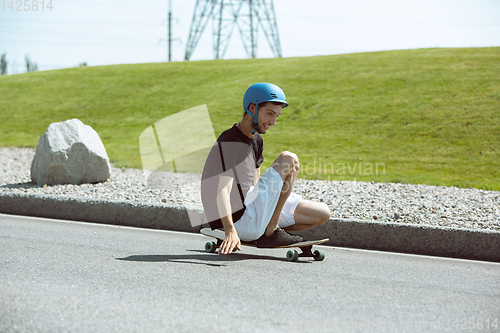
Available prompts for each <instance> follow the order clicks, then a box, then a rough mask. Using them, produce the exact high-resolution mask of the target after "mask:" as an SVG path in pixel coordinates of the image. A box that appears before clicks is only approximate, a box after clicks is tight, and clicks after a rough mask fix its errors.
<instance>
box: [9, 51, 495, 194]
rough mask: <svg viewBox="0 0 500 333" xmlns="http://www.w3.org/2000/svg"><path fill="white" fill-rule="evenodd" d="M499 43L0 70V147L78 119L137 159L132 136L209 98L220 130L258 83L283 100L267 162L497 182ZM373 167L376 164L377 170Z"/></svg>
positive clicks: (400, 178) (351, 173)
mask: <svg viewBox="0 0 500 333" xmlns="http://www.w3.org/2000/svg"><path fill="white" fill-rule="evenodd" d="M499 74H500V48H466V49H419V50H405V51H388V52H373V53H358V54H346V55H334V56H320V57H306V58H284V59H253V60H215V61H196V62H174V63H154V64H136V65H115V66H100V67H99V66H98V67H78V68H70V69H64V70H56V71H45V72H34V73H27V74H20V75H11V76H1V77H0V124H1V125H0V130H1V132H0V146H24V147H35V146H36V145H37V142H38V138H39V137H40V135H41V134H43V132H44V131H45V130H46V128H47V127H48V125H49V124H50V123H52V122H57V121H64V120H67V119H71V118H78V119H80V120H82V121H83V122H84V123H85V124H88V125H90V126H92V127H93V128H94V129H95V130H96V131H97V132H98V133H99V135H100V136H101V139H102V140H103V142H104V145H105V147H106V149H107V151H108V155H109V157H110V160H111V162H112V163H114V164H115V165H116V166H128V167H135V168H140V167H141V160H140V155H139V145H138V138H139V135H140V134H141V132H142V131H143V130H144V129H146V128H147V127H148V126H149V125H151V124H152V123H154V122H155V121H158V120H160V119H163V118H165V117H166V116H168V115H171V114H173V113H176V112H178V111H182V110H185V109H188V108H191V107H194V106H197V105H201V104H207V106H208V110H209V112H210V117H211V120H212V123H213V126H214V130H215V132H216V135H219V134H220V133H221V132H222V131H223V130H225V129H226V128H229V127H230V126H232V125H233V124H234V123H236V122H238V121H239V120H240V118H241V114H242V109H241V100H242V96H243V93H244V91H245V89H246V88H247V87H248V86H249V85H250V84H252V83H254V82H259V81H268V82H273V83H276V84H278V85H279V86H281V87H282V88H283V90H284V91H285V93H286V95H287V99H288V101H289V103H290V107H289V108H286V109H284V112H283V115H282V116H281V117H280V118H279V119H278V123H277V125H276V126H275V127H273V128H271V129H270V130H269V131H268V134H266V135H265V136H264V140H265V152H264V153H265V154H264V155H265V158H266V161H265V162H264V165H263V166H264V168H266V167H268V166H269V165H270V163H271V162H272V161H273V159H274V158H275V157H276V155H277V154H278V153H279V152H281V151H283V150H290V151H293V152H295V153H297V155H298V156H299V158H300V160H301V163H302V170H301V177H302V178H311V179H335V180H354V179H356V180H362V181H372V180H373V181H377V182H404V183H414V184H416V183H425V184H433V185H446V186H460V187H476V188H481V189H490V190H500V172H499V168H500V75H499ZM377 168H378V170H377Z"/></svg>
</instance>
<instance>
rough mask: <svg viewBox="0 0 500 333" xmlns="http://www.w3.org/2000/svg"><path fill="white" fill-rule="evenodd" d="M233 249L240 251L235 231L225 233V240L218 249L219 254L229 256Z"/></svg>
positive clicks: (239, 242)
mask: <svg viewBox="0 0 500 333" xmlns="http://www.w3.org/2000/svg"><path fill="white" fill-rule="evenodd" d="M235 247H236V248H237V249H238V251H241V241H240V238H239V237H238V233H237V232H236V229H232V230H230V231H226V238H225V239H224V241H222V244H221V246H220V248H219V254H230V253H231V252H233V249H234V248H235Z"/></svg>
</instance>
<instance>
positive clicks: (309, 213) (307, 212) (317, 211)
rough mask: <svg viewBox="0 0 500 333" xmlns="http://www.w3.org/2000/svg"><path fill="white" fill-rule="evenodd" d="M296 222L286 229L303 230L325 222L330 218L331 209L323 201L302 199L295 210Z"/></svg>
mask: <svg viewBox="0 0 500 333" xmlns="http://www.w3.org/2000/svg"><path fill="white" fill-rule="evenodd" d="M293 216H294V219H295V224H294V225H291V226H289V227H287V228H285V230H286V231H289V232H290V231H302V230H307V229H310V228H312V227H315V226H317V225H322V224H325V223H326V221H328V220H329V219H330V209H329V208H328V206H327V205H326V204H324V203H321V202H314V201H310V200H305V199H300V201H299V203H298V204H297V208H296V209H295V212H294V215H293Z"/></svg>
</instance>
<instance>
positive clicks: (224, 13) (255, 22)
mask: <svg viewBox="0 0 500 333" xmlns="http://www.w3.org/2000/svg"><path fill="white" fill-rule="evenodd" d="M210 18H211V19H212V42H213V52H214V58H215V59H221V58H223V57H224V54H225V53H226V50H227V46H228V45H229V40H230V39H231V35H232V33H233V31H234V28H235V27H238V31H239V32H240V36H241V40H242V42H243V47H244V48H245V52H246V53H247V56H248V57H249V58H255V57H257V44H258V43H257V38H258V35H259V26H260V27H261V29H262V31H263V32H264V35H265V36H266V39H267V41H268V43H269V46H270V48H271V51H272V52H273V54H274V56H275V57H281V44H280V38H279V34H278V25H277V23H276V13H275V11H274V4H273V0H197V1H196V5H195V7H194V14H193V20H192V21H191V28H190V29H189V36H188V41H187V46H186V55H185V57H184V59H185V60H189V58H191V55H192V54H193V52H194V50H195V48H196V45H198V42H199V40H200V37H201V35H202V34H203V31H204V30H205V27H206V26H207V24H208V21H209V20H210Z"/></svg>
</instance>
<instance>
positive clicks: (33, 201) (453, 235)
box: [0, 193, 500, 262]
mask: <svg viewBox="0 0 500 333" xmlns="http://www.w3.org/2000/svg"><path fill="white" fill-rule="evenodd" d="M0 213H4V214H15V215H27V216H37V217H46V218H55V219H66V220H73V221H84V222H94V223H105V224H113V225H123V226H131V227H141V228H154V229H165V230H173V231H186V232H198V231H199V229H200V227H192V226H191V224H190V222H189V217H188V213H187V210H186V209H185V208H183V207H174V206H168V205H159V204H158V205H146V204H141V203H134V202H122V201H107V200H96V199H92V200H89V199H79V198H61V197H54V196H46V195H27V194H17V193H16V194H12V193H0ZM302 234H303V235H304V236H305V237H307V238H309V239H314V238H316V239H318V238H330V241H329V242H327V243H326V245H331V246H340V247H353V248H360V249H370V250H380V251H391V252H400V253H413V254H423V255H432V256H445V257H453V258H463V259H474V260H485V261H494V262H500V232H497V231H488V230H470V229H455V228H443V227H431V226H425V225H410V224H401V223H382V222H375V221H363V220H349V219H330V220H329V221H328V222H327V223H326V224H325V225H323V226H320V227H316V228H314V229H312V230H307V231H305V232H302Z"/></svg>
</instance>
